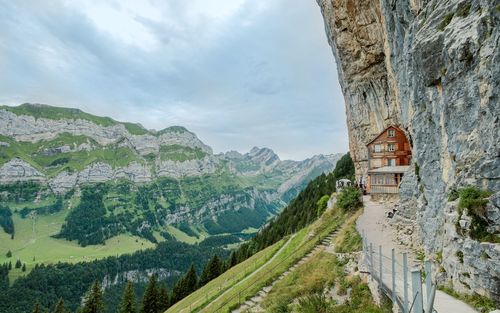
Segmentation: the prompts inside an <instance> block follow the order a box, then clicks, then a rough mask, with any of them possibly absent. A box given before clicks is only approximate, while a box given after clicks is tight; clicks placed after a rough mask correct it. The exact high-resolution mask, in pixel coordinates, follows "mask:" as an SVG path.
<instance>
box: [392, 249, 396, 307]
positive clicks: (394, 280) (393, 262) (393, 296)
mask: <svg viewBox="0 0 500 313" xmlns="http://www.w3.org/2000/svg"><path fill="white" fill-rule="evenodd" d="M391 261H392V267H391V270H392V303H396V252H394V248H393V249H392V250H391Z"/></svg>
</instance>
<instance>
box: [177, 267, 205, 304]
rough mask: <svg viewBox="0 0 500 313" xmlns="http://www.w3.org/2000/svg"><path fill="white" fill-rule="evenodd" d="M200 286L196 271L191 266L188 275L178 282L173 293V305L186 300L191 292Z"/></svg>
mask: <svg viewBox="0 0 500 313" xmlns="http://www.w3.org/2000/svg"><path fill="white" fill-rule="evenodd" d="M197 285H198V277H197V276H196V269H195V268H194V265H191V267H190V268H189V270H188V271H187V273H186V274H185V275H184V276H183V277H182V278H181V279H179V280H178V281H177V283H176V284H175V286H174V290H173V291H172V301H171V304H174V303H176V302H177V301H180V300H181V299H183V298H185V297H186V296H187V295H189V294H190V293H191V292H193V291H195V290H196V287H197Z"/></svg>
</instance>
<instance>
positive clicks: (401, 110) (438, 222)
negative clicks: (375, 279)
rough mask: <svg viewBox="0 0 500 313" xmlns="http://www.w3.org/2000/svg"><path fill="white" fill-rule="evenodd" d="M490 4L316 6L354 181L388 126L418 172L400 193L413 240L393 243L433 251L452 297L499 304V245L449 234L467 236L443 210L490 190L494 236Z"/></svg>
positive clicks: (497, 154) (326, 1)
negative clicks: (457, 192) (405, 142)
mask: <svg viewBox="0 0 500 313" xmlns="http://www.w3.org/2000/svg"><path fill="white" fill-rule="evenodd" d="M494 2H495V1H485V0H483V1H480V0H473V1H461V0H448V1H437V0H432V1H431V0H398V1H394V0H356V1H355V0H318V4H319V5H320V7H321V10H322V13H323V16H324V20H325V28H326V32H327V36H328V39H329V42H330V45H331V46H332V50H333V53H334V55H335V58H336V60H337V65H338V72H339V77H340V82H341V86H342V90H343V93H344V96H345V105H346V112H347V124H348V128H349V139H350V149H351V154H352V156H353V158H354V160H355V163H356V173H357V175H358V176H360V175H366V170H367V165H368V164H367V149H366V144H367V143H368V142H369V141H370V140H371V139H373V138H374V137H375V136H376V135H377V134H379V133H380V132H381V131H382V130H383V129H384V128H385V127H387V126H389V125H397V126H399V127H400V128H401V129H403V130H404V131H405V132H406V135H407V136H408V138H409V140H410V143H411V144H412V150H413V158H414V159H413V162H414V163H415V165H416V167H417V168H418V171H417V173H415V171H412V172H411V173H408V175H406V176H405V179H404V181H403V184H402V187H401V193H400V197H401V203H400V205H399V206H400V211H401V213H402V214H401V216H402V217H401V218H400V220H402V221H403V220H405V219H406V222H407V225H410V227H411V228H412V229H411V230H410V232H413V238H410V239H408V238H406V239H405V238H401V240H402V241H407V242H410V241H414V240H416V239H417V240H418V241H417V242H419V243H420V244H421V245H423V247H424V248H425V250H426V252H427V255H428V256H432V255H435V254H436V253H438V252H440V251H442V253H443V260H444V262H443V264H442V266H443V267H444V269H445V270H446V278H447V279H449V280H452V281H453V283H454V287H455V288H456V289H459V290H460V291H463V292H471V291H474V292H478V293H480V294H482V295H487V296H490V297H492V298H494V299H496V300H497V301H499V300H500V294H499V288H498V286H499V285H500V263H499V262H500V247H499V245H498V244H492V243H485V242H483V243H480V242H478V241H475V240H472V239H470V238H469V236H467V235H462V234H458V233H457V230H459V228H463V231H464V232H465V233H467V229H468V226H469V225H470V220H467V217H466V216H465V214H462V215H460V216H459V210H458V208H457V203H456V201H455V202H448V195H449V194H450V192H451V191H452V190H453V189H455V188H460V187H462V186H465V185H476V186H477V187H479V188H482V189H489V190H490V191H492V192H493V193H494V195H493V196H492V197H491V198H490V202H489V204H488V207H487V210H486V213H485V217H486V219H488V221H489V224H490V226H489V229H490V231H491V232H496V233H497V235H498V232H500V216H499V213H498V212H499V210H500V203H499V200H498V199H499V195H500V192H499V190H500V150H499V138H500V136H499V135H500V125H499V116H500V105H499V99H498V95H499V90H500V89H499V81H500V80H499V78H500V65H499V64H500V63H499V61H500V52H499V49H498V43H499V39H500V31H499V28H498V25H499V18H500V9H499V7H498V5H497V4H494ZM411 220H416V222H413V223H409V221H411ZM456 225H460V226H459V227H457V226H456ZM460 232H461V231H460ZM402 237H403V236H402ZM460 252H462V253H463V256H464V257H463V261H462V260H460V259H461V258H458V257H457V255H460Z"/></svg>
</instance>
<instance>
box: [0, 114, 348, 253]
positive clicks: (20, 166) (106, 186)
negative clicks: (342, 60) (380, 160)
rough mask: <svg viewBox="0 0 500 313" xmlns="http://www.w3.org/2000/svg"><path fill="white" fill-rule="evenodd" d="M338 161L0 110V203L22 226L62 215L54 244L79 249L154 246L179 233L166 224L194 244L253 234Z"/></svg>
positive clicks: (96, 120) (174, 132) (176, 129)
mask: <svg viewBox="0 0 500 313" xmlns="http://www.w3.org/2000/svg"><path fill="white" fill-rule="evenodd" d="M340 156H341V155H340V154H336V155H327V156H324V155H317V156H314V157H312V158H309V159H306V160H304V161H291V160H280V158H279V157H278V155H276V154H275V153H274V152H273V151H272V150H271V149H268V148H257V147H254V148H253V149H251V151H249V152H248V153H244V154H241V153H239V152H236V151H230V152H227V153H220V154H214V153H213V150H212V148H210V147H209V146H208V145H206V144H205V143H203V142H202V141H201V140H199V139H198V137H197V136H196V135H195V134H194V133H192V132H190V131H189V130H187V129H186V128H184V127H181V126H173V127H169V128H166V129H163V130H160V131H155V130H147V129H145V128H144V127H142V126H141V125H140V124H133V123H123V122H118V121H115V120H113V119H111V118H108V117H99V116H95V115H91V114H88V113H85V112H83V111H81V110H79V109H71V108H61V107H53V106H48V105H41V104H23V105H20V106H17V107H10V106H2V107H0V200H2V202H3V203H4V204H6V205H7V206H10V207H11V208H18V209H17V211H15V212H14V213H16V212H17V213H20V214H21V216H22V217H24V218H26V217H33V215H34V214H38V215H40V214H42V215H43V214H53V213H55V212H58V211H63V212H66V213H65V214H64V215H65V219H64V224H63V225H62V226H61V230H60V232H59V233H58V234H54V236H60V237H62V238H66V239H70V240H73V239H74V240H78V243H79V244H80V245H88V244H98V243H104V242H105V240H107V239H109V238H111V237H113V236H116V235H118V234H128V233H131V234H134V235H137V236H139V237H143V238H147V239H148V240H150V241H153V242H155V241H158V240H162V239H164V238H168V236H170V235H171V234H172V233H176V232H172V231H165V229H166V227H167V226H171V227H175V228H176V230H180V231H181V232H182V233H184V234H185V235H188V236H190V237H194V238H200V236H201V237H202V238H204V237H207V236H210V235H215V234H227V233H237V234H240V235H242V234H243V233H246V232H247V231H250V232H252V231H255V229H257V228H259V227H260V226H261V225H262V224H264V223H265V222H266V220H267V219H268V218H269V217H271V216H273V215H275V214H276V213H277V212H279V210H280V209H281V208H282V207H284V206H285V205H286V203H288V202H289V201H290V200H291V199H293V198H294V197H295V196H296V195H297V194H298V192H299V191H300V190H302V188H304V187H305V185H306V184H307V183H308V182H309V181H310V180H311V179H313V178H314V177H316V176H318V175H320V174H321V173H324V172H329V171H331V170H333V168H334V166H335V163H336V161H337V160H338V159H339V158H340ZM86 190H87V191H88V192H86ZM90 191H92V192H90ZM96 195H97V198H96ZM96 201H97V202H96ZM90 203H92V205H90ZM89 207H91V208H92V210H93V211H90V210H89ZM19 208H21V209H19ZM96 208H100V209H99V210H96ZM23 210H24V211H23ZM90 212H92V213H90ZM82 221H85V223H83V222H82ZM90 221H94V222H95V221H99V222H98V223H97V224H98V225H97V227H94V228H92V229H90V228H89V227H88V225H86V224H89V222H90ZM90 224H96V223H90ZM167 229H170V230H171V229H172V228H168V227H167ZM13 232H15V230H13Z"/></svg>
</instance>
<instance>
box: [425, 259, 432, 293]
mask: <svg viewBox="0 0 500 313" xmlns="http://www.w3.org/2000/svg"><path fill="white" fill-rule="evenodd" d="M431 276H432V275H431V261H429V260H427V261H425V294H426V295H427V297H426V299H427V302H426V303H429V298H430V296H431V285H432V280H431Z"/></svg>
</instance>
